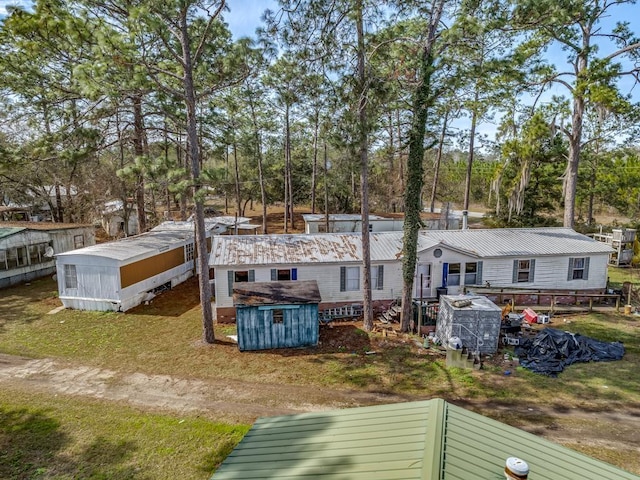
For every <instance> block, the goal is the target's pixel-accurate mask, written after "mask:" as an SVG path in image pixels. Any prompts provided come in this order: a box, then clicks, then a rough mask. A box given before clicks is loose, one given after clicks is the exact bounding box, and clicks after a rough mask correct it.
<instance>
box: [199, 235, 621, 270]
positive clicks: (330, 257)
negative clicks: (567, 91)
mask: <svg viewBox="0 0 640 480" xmlns="http://www.w3.org/2000/svg"><path fill="white" fill-rule="evenodd" d="M402 237H403V232H377V233H372V234H370V244H371V260H372V261H377V262H380V261H391V260H396V259H399V258H401V257H402ZM213 238H214V240H213V246H212V249H211V257H210V260H209V264H210V265H275V264H300V263H335V262H343V263H344V262H359V261H361V259H362V242H361V234H360V233H325V234H314V235H307V234H297V235H295V234H291V235H252V236H242V237H235V236H227V237H217V236H214V237H213ZM437 245H440V246H443V247H448V248H450V249H453V250H457V251H461V252H464V253H467V254H468V255H472V256H477V257H479V258H491V257H505V256H506V257H512V256H513V257H517V256H520V257H521V256H540V255H574V254H575V255H580V254H591V253H610V252H611V251H612V250H611V247H609V246H608V245H606V244H604V243H602V242H598V241H596V240H593V239H592V238H589V237H587V236H586V235H582V234H580V233H577V232H575V231H573V230H571V229H570V228H512V229H506V228H496V229H488V230H422V231H420V234H419V236H418V251H419V252H420V251H423V250H426V249H429V248H433V247H435V246H437Z"/></svg>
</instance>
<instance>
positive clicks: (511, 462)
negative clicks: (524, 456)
mask: <svg viewBox="0 0 640 480" xmlns="http://www.w3.org/2000/svg"><path fill="white" fill-rule="evenodd" d="M504 476H505V478H506V479H507V480H527V478H529V465H527V462H525V461H524V460H520V459H519V458H517V457H509V458H507V462H506V465H505V467H504Z"/></svg>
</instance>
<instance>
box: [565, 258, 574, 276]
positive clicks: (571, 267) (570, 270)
mask: <svg viewBox="0 0 640 480" xmlns="http://www.w3.org/2000/svg"><path fill="white" fill-rule="evenodd" d="M574 261H575V258H569V271H568V272H567V282H570V281H571V280H573V263H574Z"/></svg>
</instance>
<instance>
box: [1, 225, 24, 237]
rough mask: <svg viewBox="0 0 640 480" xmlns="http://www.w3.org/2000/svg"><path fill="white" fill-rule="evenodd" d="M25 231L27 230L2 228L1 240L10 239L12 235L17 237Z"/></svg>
mask: <svg viewBox="0 0 640 480" xmlns="http://www.w3.org/2000/svg"><path fill="white" fill-rule="evenodd" d="M23 230H26V228H19V227H0V238H5V237H10V236H11V235H15V234H16V233H19V232H21V231H23Z"/></svg>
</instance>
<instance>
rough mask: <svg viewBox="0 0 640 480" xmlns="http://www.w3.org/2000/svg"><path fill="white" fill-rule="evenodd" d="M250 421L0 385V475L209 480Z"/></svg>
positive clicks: (10, 476)
mask: <svg viewBox="0 0 640 480" xmlns="http://www.w3.org/2000/svg"><path fill="white" fill-rule="evenodd" d="M248 429H249V426H245V425H233V426H232V425H226V424H220V423H213V422H210V421H207V420H205V419H201V418H197V417H181V418H176V417H170V416H166V415H157V414H149V413H143V412H141V411H137V410H135V409H132V408H127V407H123V406H117V405H112V404H109V403H102V402H98V401H89V400H86V399H82V400H77V399H74V398H72V397H71V398H69V397H64V398H63V397H61V396H60V397H59V396H51V395H39V394H36V395H34V394H33V393H29V394H27V393H25V392H21V391H19V390H13V389H7V388H3V389H2V390H0V478H6V479H10V478H13V479H38V478H43V479H44V478H47V479H50V478H55V479H69V480H71V479H77V478H85V479H89V478H90V479H113V480H116V479H149V480H151V479H153V480H156V479H167V480H174V479H177V478H179V479H203V478H208V477H209V476H210V475H211V472H212V471H213V470H214V468H215V467H216V466H217V465H219V464H220V463H221V462H222V460H224V458H225V457H226V456H227V455H228V454H229V452H231V450H233V448H234V447H235V446H236V444H237V443H238V442H239V441H240V440H241V439H242V437H243V436H244V434H245V433H246V432H247V431H248Z"/></svg>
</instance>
